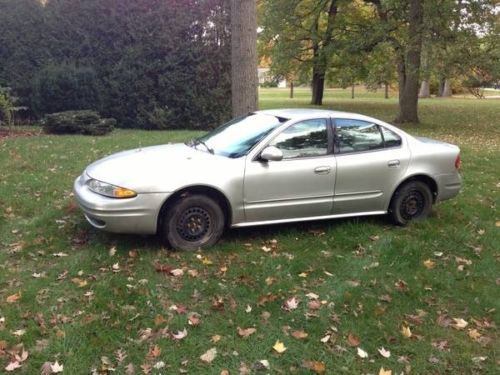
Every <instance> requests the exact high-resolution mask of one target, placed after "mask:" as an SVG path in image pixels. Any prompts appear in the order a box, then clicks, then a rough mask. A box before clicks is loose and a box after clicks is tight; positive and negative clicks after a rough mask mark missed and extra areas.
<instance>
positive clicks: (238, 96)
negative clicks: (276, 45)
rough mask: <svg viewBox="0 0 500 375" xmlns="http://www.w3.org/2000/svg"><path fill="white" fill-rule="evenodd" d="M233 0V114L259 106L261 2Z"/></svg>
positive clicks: (238, 114) (245, 111) (247, 111)
mask: <svg viewBox="0 0 500 375" xmlns="http://www.w3.org/2000/svg"><path fill="white" fill-rule="evenodd" d="M256 4H257V3H256V1H255V0H231V97H232V106H233V116H241V115H244V114H247V113H249V112H253V111H255V110H256V109H257V97H258V91H257V87H258V77H257V5H256Z"/></svg>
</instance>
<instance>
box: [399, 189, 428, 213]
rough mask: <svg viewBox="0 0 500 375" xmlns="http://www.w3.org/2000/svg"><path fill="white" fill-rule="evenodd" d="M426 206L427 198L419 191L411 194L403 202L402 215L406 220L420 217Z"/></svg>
mask: <svg viewBox="0 0 500 375" xmlns="http://www.w3.org/2000/svg"><path fill="white" fill-rule="evenodd" d="M424 205H425V198H424V196H423V195H422V193H420V192H419V191H412V192H410V193H409V194H408V195H407V196H406V197H405V199H403V201H402V202H401V208H400V209H401V215H402V216H403V217H404V218H405V219H406V220H411V219H414V218H416V217H418V216H419V215H420V214H421V213H422V211H423V209H424Z"/></svg>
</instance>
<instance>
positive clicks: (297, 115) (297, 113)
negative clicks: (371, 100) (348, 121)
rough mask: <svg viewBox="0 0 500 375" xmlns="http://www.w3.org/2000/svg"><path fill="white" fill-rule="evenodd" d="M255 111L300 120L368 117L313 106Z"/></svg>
mask: <svg viewBox="0 0 500 375" xmlns="http://www.w3.org/2000/svg"><path fill="white" fill-rule="evenodd" d="M255 113H262V114H266V115H271V116H276V117H282V118H286V119H289V120H300V119H303V118H311V117H316V116H318V117H349V118H359V119H361V118H365V119H366V118H367V116H363V115H359V114H356V113H349V112H341V111H332V110H328V109H313V108H283V109H266V110H263V111H257V112H255Z"/></svg>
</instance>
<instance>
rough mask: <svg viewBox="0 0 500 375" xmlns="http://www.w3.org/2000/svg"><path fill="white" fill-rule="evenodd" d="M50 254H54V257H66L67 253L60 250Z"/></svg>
mask: <svg viewBox="0 0 500 375" xmlns="http://www.w3.org/2000/svg"><path fill="white" fill-rule="evenodd" d="M52 256H54V257H56V258H62V257H67V256H68V254H66V253H62V252H61V253H54V254H52Z"/></svg>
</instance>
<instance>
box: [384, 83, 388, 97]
mask: <svg viewBox="0 0 500 375" xmlns="http://www.w3.org/2000/svg"><path fill="white" fill-rule="evenodd" d="M384 99H389V84H388V83H387V82H384Z"/></svg>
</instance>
